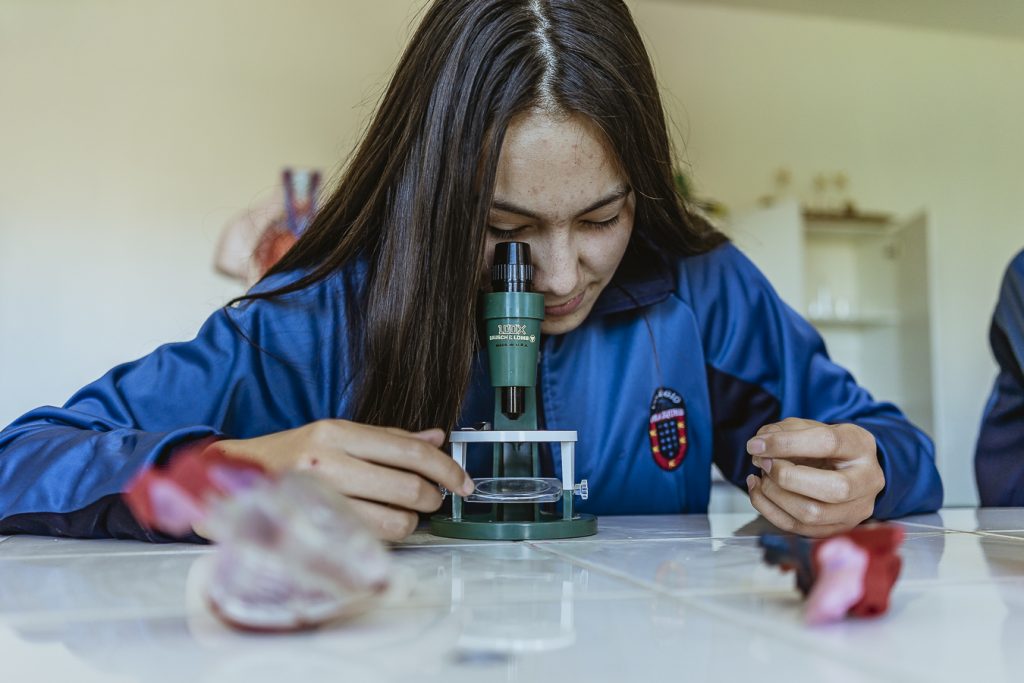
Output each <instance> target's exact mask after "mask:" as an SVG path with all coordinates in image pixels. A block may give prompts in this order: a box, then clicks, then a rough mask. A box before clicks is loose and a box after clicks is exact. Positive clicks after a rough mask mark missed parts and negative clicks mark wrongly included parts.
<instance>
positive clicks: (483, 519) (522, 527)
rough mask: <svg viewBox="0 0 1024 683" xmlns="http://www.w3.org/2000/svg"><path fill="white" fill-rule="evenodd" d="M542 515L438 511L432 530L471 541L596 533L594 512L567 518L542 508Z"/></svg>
mask: <svg viewBox="0 0 1024 683" xmlns="http://www.w3.org/2000/svg"><path fill="white" fill-rule="evenodd" d="M541 517H542V519H541V521H536V522H496V521H494V520H493V519H491V517H490V515H487V514H480V515H463V516H462V519H460V520H454V519H452V518H451V517H448V516H446V515H435V516H434V517H431V518H430V533H432V534H434V535H435V536H444V537H445V538H464V539H468V540H472V541H546V540H551V539H554V538H577V537H579V536H593V535H594V534H596V533H597V517H594V515H583V514H580V515H575V516H574V517H573V518H572V519H564V518H563V517H562V516H561V515H557V514H552V513H546V512H542V513H541Z"/></svg>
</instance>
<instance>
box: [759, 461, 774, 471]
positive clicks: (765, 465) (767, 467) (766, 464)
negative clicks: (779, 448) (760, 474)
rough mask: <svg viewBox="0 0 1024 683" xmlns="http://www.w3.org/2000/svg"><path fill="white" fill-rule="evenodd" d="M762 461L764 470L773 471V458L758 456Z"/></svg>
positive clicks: (761, 466) (761, 465)
mask: <svg viewBox="0 0 1024 683" xmlns="http://www.w3.org/2000/svg"><path fill="white" fill-rule="evenodd" d="M758 460H760V461H761V464H760V468H761V469H762V470H764V473H765V474H768V473H769V472H771V471H772V459H771V458H758Z"/></svg>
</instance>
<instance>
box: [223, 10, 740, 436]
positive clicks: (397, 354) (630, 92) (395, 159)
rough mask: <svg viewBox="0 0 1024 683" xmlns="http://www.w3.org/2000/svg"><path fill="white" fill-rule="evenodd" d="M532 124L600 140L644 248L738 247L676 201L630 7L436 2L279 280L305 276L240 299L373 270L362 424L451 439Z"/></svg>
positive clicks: (363, 324)
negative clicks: (514, 163) (500, 211)
mask: <svg viewBox="0 0 1024 683" xmlns="http://www.w3.org/2000/svg"><path fill="white" fill-rule="evenodd" d="M535 109H539V110H542V111H545V112H547V113H551V114H555V115H565V116H571V115H579V116H582V117H585V118H586V119H589V120H590V121H592V122H594V123H595V124H596V125H597V126H598V128H599V129H600V130H601V131H603V133H604V135H605V137H606V140H607V143H608V145H609V147H610V149H611V150H613V151H614V153H615V154H616V155H617V157H618V160H619V162H620V164H621V167H622V170H623V171H624V173H625V174H626V176H627V178H628V181H629V183H630V185H631V187H632V188H633V190H634V191H635V192H636V217H635V228H634V233H633V237H632V239H633V241H634V242H644V243H646V244H649V245H654V246H656V247H657V248H658V249H659V250H661V251H662V252H665V253H670V254H677V255H690V254H697V253H701V252H704V251H707V250H708V249H711V248H712V247H714V246H716V245H717V244H720V243H721V242H723V241H724V240H725V238H724V236H722V235H721V233H719V232H717V231H716V230H714V229H713V228H711V227H710V226H709V225H708V224H707V223H706V222H704V221H703V220H701V219H699V218H697V217H695V216H694V215H692V214H691V213H690V212H689V211H688V210H687V208H686V207H685V206H684V204H683V202H682V200H681V199H680V198H679V196H678V195H677V193H676V189H675V186H674V183H673V164H672V154H671V148H670V144H669V138H668V132H667V127H666V124H665V116H664V112H663V111H662V105H661V99H660V96H659V94H658V87H657V84H656V82H655V79H654V72H653V69H652V67H651V63H650V60H649V58H648V56H647V52H646V50H645V49H644V45H643V41H642V39H641V38H640V34H639V32H638V31H637V28H636V25H635V24H634V23H633V19H632V17H631V15H630V12H629V9H628V8H627V7H626V6H625V4H623V3H622V2H621V0H518V1H516V0H435V2H434V3H433V4H432V5H430V7H429V8H427V10H426V12H425V14H424V16H423V18H422V20H421V23H420V25H419V28H418V29H417V30H416V33H415V35H414V36H413V38H412V40H411V42H410V43H409V45H408V47H407V48H406V50H405V54H404V55H403V56H402V59H401V61H400V63H399V65H398V68H397V69H396V71H395V74H394V76H393V77H392V79H391V82H390V84H389V85H388V88H387V91H386V93H385V94H384V96H383V98H382V100H381V102H380V105H379V108H378V110H377V112H376V114H375V116H374V118H373V120H372V122H371V124H370V126H369V129H368V130H367V133H366V135H365V137H364V138H363V140H362V142H361V144H360V145H359V147H358V148H357V150H356V152H355V154H354V156H353V157H352V158H351V160H350V162H349V163H348V165H347V167H346V168H345V171H344V173H343V175H342V177H341V179H340V181H339V183H338V185H337V188H336V190H335V191H334V192H333V194H332V196H331V197H330V198H329V199H327V200H326V202H325V203H324V204H323V206H322V207H321V209H320V210H319V212H318V214H317V216H316V218H315V219H314V220H313V222H312V224H311V225H310V227H309V229H308V230H307V232H306V233H305V235H304V236H303V237H302V238H301V239H300V240H299V242H298V243H297V244H296V245H295V246H294V247H293V248H292V249H291V250H290V251H289V252H288V253H287V254H286V255H285V257H284V258H283V259H281V261H279V262H278V263H277V265H276V266H275V267H274V268H273V270H272V271H271V273H277V272H284V271H290V270H295V269H304V270H306V271H307V273H306V275H305V276H303V277H302V278H301V279H298V280H297V281H295V282H294V283H292V284H290V285H289V286H287V287H284V288H281V289H277V290H273V291H270V292H266V293H262V294H253V295H249V296H248V297H242V298H243V299H244V298H267V297H273V296H277V295H280V294H284V293H287V292H289V291H294V290H297V289H300V288H302V287H305V286H308V285H309V284H311V283H313V282H316V281H318V280H321V279H323V278H326V277H328V276H329V275H330V274H332V273H333V272H335V271H337V270H338V269H339V268H341V267H342V266H344V265H345V264H347V263H349V262H351V261H353V260H354V259H357V258H361V259H365V261H366V262H367V264H368V277H367V280H366V283H365V289H364V292H363V299H362V301H363V303H362V311H361V314H360V319H359V320H354V321H352V324H353V325H354V326H357V328H354V329H353V330H352V332H353V333H354V335H355V336H354V353H355V358H354V359H353V362H354V364H355V365H354V367H358V368H360V369H361V370H360V372H361V374H360V375H359V376H358V378H357V382H356V384H355V390H356V391H357V392H358V393H357V395H356V401H355V405H356V410H355V413H354V414H353V415H351V416H349V417H351V418H352V419H354V420H357V421H360V422H365V423H369V424H378V425H391V426H400V427H404V428H406V429H413V430H419V429H425V428H428V427H442V428H447V429H450V428H451V427H452V426H453V425H454V423H455V420H456V419H457V417H458V414H459V410H460V406H461V403H462V399H463V395H464V393H465V390H466V387H467V385H468V382H469V376H470V370H471V364H472V360H473V354H474V351H475V349H476V345H477V338H476V320H475V317H476V316H475V309H476V300H477V292H478V286H479V274H480V264H481V261H482V259H483V254H484V243H485V239H484V238H485V227H486V223H487V215H488V211H489V209H490V202H491V198H492V194H493V189H494V176H495V168H496V166H497V161H498V155H499V152H500V150H501V145H502V141H503V139H504V136H505V131H506V129H507V127H508V125H509V122H510V121H511V120H512V119H513V118H514V117H515V116H516V115H518V114H521V113H525V112H527V111H530V110H535Z"/></svg>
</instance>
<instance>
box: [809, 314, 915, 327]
mask: <svg viewBox="0 0 1024 683" xmlns="http://www.w3.org/2000/svg"><path fill="white" fill-rule="evenodd" d="M807 320H808V321H809V322H810V323H811V324H812V325H814V326H815V327H822V328H833V329H835V328H845V329H851V330H862V329H866V328H870V327H891V326H893V325H895V324H897V323H898V322H899V316H898V315H896V314H895V313H875V314H868V315H851V316H849V317H846V318H840V317H837V316H828V317H821V316H813V317H808V318H807Z"/></svg>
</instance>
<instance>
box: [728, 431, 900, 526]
mask: <svg viewBox="0 0 1024 683" xmlns="http://www.w3.org/2000/svg"><path fill="white" fill-rule="evenodd" d="M747 453H749V454H750V455H751V456H752V457H753V462H754V465H755V466H756V467H760V468H761V471H762V476H760V477H757V476H755V475H750V476H749V477H747V489H748V490H749V491H750V502H751V503H752V504H753V505H754V508H756V509H757V511H758V512H760V513H761V514H762V515H764V517H765V518H766V519H767V520H768V521H769V522H771V523H772V524H774V525H775V526H777V527H778V528H779V529H782V530H783V531H788V532H791V533H797V534H801V535H804V536H815V537H821V536H830V535H832V534H837V533H841V532H843V531H847V530H849V529H851V528H852V527H854V526H856V525H857V524H860V523H861V522H863V521H864V520H865V519H867V518H868V517H870V516H871V514H872V512H874V509H875V496H877V495H878V493H879V492H880V491H881V490H882V488H884V487H885V475H884V473H883V472H882V467H881V465H879V463H878V453H877V448H876V446H875V437H874V436H873V435H872V434H871V432H869V431H867V430H866V429H864V428H862V427H858V426H857V425H854V424H836V425H827V424H824V423H822V422H816V421H814V420H803V419H799V418H792V417H791V418H787V419H785V420H783V421H782V422H776V423H774V424H767V425H765V426H763V427H761V429H759V430H758V432H757V435H756V436H755V437H754V438H752V439H750V441H748V442H747Z"/></svg>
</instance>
